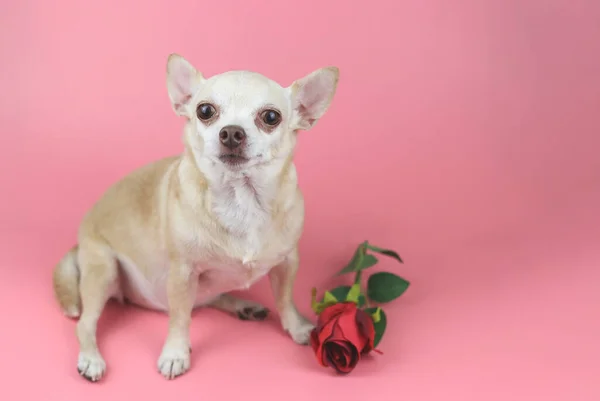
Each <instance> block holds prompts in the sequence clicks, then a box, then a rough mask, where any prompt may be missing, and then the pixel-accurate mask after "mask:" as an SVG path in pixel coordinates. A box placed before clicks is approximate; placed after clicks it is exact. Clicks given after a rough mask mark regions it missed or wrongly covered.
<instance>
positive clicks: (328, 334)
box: [311, 321, 339, 366]
mask: <svg viewBox="0 0 600 401" xmlns="http://www.w3.org/2000/svg"><path fill="white" fill-rule="evenodd" d="M335 325H336V322H335V321H331V322H327V324H325V325H323V326H322V327H320V328H316V329H314V330H313V333H314V334H313V333H311V344H312V343H316V344H318V346H317V347H316V348H315V347H314V346H313V350H315V355H316V357H317V360H318V361H319V363H320V364H321V365H323V366H327V363H326V361H325V355H324V353H323V347H324V346H325V344H326V343H327V341H330V340H331V338H333V337H334V334H335V333H334V331H335ZM338 331H339V330H338ZM313 336H314V337H315V338H314V340H313Z"/></svg>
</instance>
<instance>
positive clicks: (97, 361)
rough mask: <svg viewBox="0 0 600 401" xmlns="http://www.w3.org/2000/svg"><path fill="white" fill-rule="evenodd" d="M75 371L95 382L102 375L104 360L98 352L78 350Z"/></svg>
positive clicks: (104, 367)
mask: <svg viewBox="0 0 600 401" xmlns="http://www.w3.org/2000/svg"><path fill="white" fill-rule="evenodd" d="M77 371H78V372H79V374H80V375H81V376H82V377H83V378H85V379H86V380H89V381H91V382H97V381H98V380H100V379H101V378H102V376H104V372H105V371H106V362H104V359H102V356H101V355H100V354H99V353H98V352H93V353H90V352H80V353H79V358H78V360H77Z"/></svg>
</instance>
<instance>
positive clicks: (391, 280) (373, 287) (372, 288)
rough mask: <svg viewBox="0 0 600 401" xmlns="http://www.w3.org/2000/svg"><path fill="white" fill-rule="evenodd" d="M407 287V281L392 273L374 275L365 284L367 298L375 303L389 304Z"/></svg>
mask: <svg viewBox="0 0 600 401" xmlns="http://www.w3.org/2000/svg"><path fill="white" fill-rule="evenodd" d="M409 285H410V283H409V282H408V281H406V280H405V279H403V278H402V277H399V276H397V275H395V274H393V273H388V272H381V273H375V274H372V275H371V276H370V277H369V281H368V282H367V296H368V297H369V299H372V300H373V301H375V302H379V303H386V302H390V301H393V300H394V299H396V298H398V297H399V296H400V295H402V294H403V293H404V291H406V289H407V288H408V286H409Z"/></svg>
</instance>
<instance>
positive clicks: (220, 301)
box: [207, 294, 269, 320]
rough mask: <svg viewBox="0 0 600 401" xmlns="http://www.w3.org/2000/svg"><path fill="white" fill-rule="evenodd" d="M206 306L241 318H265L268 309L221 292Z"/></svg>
mask: <svg viewBox="0 0 600 401" xmlns="http://www.w3.org/2000/svg"><path fill="white" fill-rule="evenodd" d="M207 306H208V307H211V308H214V309H218V310H221V311H223V312H226V313H229V314H232V315H234V316H237V317H238V318H239V319H241V320H265V319H266V318H267V316H268V315H269V310H268V309H267V308H265V307H264V306H262V305H261V304H259V303H256V302H252V301H248V300H245V299H241V298H236V297H234V296H233V295H230V294H222V295H220V296H219V297H218V298H217V299H215V300H214V301H212V302H211V303H209V304H208V305H207Z"/></svg>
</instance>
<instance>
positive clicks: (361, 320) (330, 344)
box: [310, 302, 375, 373]
mask: <svg viewBox="0 0 600 401" xmlns="http://www.w3.org/2000/svg"><path fill="white" fill-rule="evenodd" d="M374 339H375V328H374V326H373V320H372V318H371V316H370V315H369V314H368V313H366V312H364V311H363V310H360V309H358V308H357V307H356V304H355V303H353V302H341V303H336V304H333V305H331V306H329V307H327V308H325V309H324V310H323V311H322V312H321V314H320V315H319V319H318V322H317V327H316V328H315V329H314V330H313V331H312V333H311V338H310V341H311V345H312V348H313V350H314V352H315V355H316V356H317V360H318V361H319V363H320V364H321V365H322V366H324V367H328V366H329V367H332V368H333V369H335V370H336V371H337V372H338V373H350V372H351V371H352V370H353V369H354V368H355V367H356V364H357V363H358V361H359V360H360V357H361V355H362V354H366V353H368V352H370V351H371V350H373V341H374Z"/></svg>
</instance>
